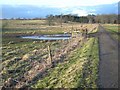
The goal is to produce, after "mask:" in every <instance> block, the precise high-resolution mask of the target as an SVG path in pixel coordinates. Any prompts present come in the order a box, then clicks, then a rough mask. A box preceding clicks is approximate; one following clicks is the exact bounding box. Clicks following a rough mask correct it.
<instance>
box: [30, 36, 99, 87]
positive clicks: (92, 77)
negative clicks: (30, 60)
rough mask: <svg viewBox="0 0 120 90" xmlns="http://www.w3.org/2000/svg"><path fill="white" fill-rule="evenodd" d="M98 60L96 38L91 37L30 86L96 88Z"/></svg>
mask: <svg viewBox="0 0 120 90" xmlns="http://www.w3.org/2000/svg"><path fill="white" fill-rule="evenodd" d="M93 43H94V44H93ZM93 48H94V49H93ZM90 56H91V57H90ZM98 62H99V57H98V43H97V39H94V38H91V39H89V40H88V41H87V42H86V43H85V44H84V46H83V47H82V48H77V49H76V50H75V51H74V53H73V54H72V55H70V56H69V58H68V59H67V61H65V62H64V63H60V64H58V65H57V67H55V68H54V69H51V70H49V73H48V75H47V76H45V77H44V78H42V79H41V80H39V81H38V82H37V83H36V84H35V85H33V86H32V87H33V88H62V87H63V88H77V87H81V88H84V87H85V88H87V87H89V88H96V87H97V83H96V80H97V78H98V76H97V75H98ZM83 74H84V75H83Z"/></svg>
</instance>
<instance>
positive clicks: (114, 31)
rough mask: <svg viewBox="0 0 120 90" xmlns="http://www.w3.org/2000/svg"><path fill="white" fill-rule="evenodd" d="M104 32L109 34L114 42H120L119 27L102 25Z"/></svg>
mask: <svg viewBox="0 0 120 90" xmlns="http://www.w3.org/2000/svg"><path fill="white" fill-rule="evenodd" d="M104 27H105V28H106V30H107V31H108V32H110V33H111V35H112V37H113V38H115V39H116V40H118V41H120V35H119V28H120V26H117V25H112V24H111V25H104Z"/></svg>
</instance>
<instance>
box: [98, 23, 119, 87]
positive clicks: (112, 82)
mask: <svg viewBox="0 0 120 90" xmlns="http://www.w3.org/2000/svg"><path fill="white" fill-rule="evenodd" d="M98 30H99V31H98V33H99V36H98V39H99V41H98V42H99V57H100V62H99V79H98V86H99V88H118V43H117V42H116V41H115V40H114V39H112V38H111V37H112V36H111V35H110V34H109V33H108V32H107V31H106V30H105V29H104V28H103V27H102V26H101V25H99V28H98Z"/></svg>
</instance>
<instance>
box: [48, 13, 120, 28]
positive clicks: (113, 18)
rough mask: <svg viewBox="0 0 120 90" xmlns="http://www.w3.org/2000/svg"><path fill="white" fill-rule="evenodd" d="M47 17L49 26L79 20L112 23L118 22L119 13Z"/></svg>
mask: <svg viewBox="0 0 120 90" xmlns="http://www.w3.org/2000/svg"><path fill="white" fill-rule="evenodd" d="M46 19H47V21H48V24H49V26H50V25H53V24H54V22H59V23H61V24H62V23H68V22H79V23H103V24H105V23H108V24H109V23H111V24H118V23H119V20H118V15H116V14H107V15H87V16H77V15H71V14H68V15H62V14H61V15H55V16H53V15H47V16H46Z"/></svg>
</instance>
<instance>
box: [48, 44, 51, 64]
mask: <svg viewBox="0 0 120 90" xmlns="http://www.w3.org/2000/svg"><path fill="white" fill-rule="evenodd" d="M48 55H49V64H52V54H51V50H50V46H49V45H48Z"/></svg>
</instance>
